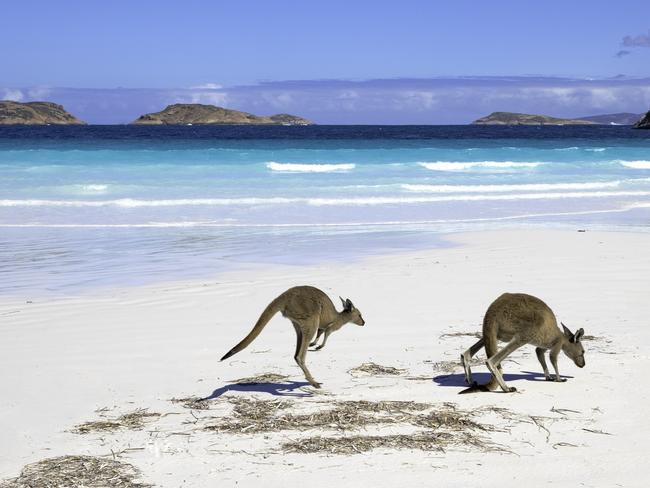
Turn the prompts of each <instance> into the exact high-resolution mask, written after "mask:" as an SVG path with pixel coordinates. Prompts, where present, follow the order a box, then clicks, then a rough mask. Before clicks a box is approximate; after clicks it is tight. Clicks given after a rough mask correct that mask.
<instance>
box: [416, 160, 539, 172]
mask: <svg viewBox="0 0 650 488" xmlns="http://www.w3.org/2000/svg"><path fill="white" fill-rule="evenodd" d="M418 164H419V165H420V166H422V167H423V168H426V169H430V170H432V171H466V170H469V169H474V168H495V169H512V168H536V167H537V166H540V165H542V164H544V163H541V162H527V163H519V162H515V161H471V162H469V161H467V162H453V161H435V162H419V163H418Z"/></svg>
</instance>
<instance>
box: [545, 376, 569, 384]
mask: <svg viewBox="0 0 650 488" xmlns="http://www.w3.org/2000/svg"><path fill="white" fill-rule="evenodd" d="M546 381H555V382H556V383H565V382H566V378H561V377H560V378H551V377H550V376H549V377H548V378H546Z"/></svg>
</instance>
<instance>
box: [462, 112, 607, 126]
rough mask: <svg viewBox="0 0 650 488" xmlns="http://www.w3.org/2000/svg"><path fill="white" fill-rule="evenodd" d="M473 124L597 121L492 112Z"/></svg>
mask: <svg viewBox="0 0 650 488" xmlns="http://www.w3.org/2000/svg"><path fill="white" fill-rule="evenodd" d="M472 124H473V125H595V124H596V122H591V121H589V120H581V119H559V118H557V117H549V116H548V115H531V114H519V113H514V112H492V113H491V114H490V115H488V116H486V117H481V118H480V119H478V120H475V121H474V122H472Z"/></svg>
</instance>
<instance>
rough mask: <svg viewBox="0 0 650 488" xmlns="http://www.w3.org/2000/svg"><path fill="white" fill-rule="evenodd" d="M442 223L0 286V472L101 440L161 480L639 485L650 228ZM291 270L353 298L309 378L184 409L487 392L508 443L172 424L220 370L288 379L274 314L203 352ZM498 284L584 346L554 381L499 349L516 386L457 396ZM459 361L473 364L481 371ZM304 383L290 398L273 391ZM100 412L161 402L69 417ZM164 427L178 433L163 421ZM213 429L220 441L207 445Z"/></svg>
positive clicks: (648, 435) (92, 449)
mask: <svg viewBox="0 0 650 488" xmlns="http://www.w3.org/2000/svg"><path fill="white" fill-rule="evenodd" d="M444 238H445V240H449V241H451V242H452V245H451V246H448V247H442V248H435V249H430V250H420V251H408V252H406V253H399V254H389V255H383V256H372V257H368V258H366V259H362V260H360V261H353V262H339V263H321V264H318V265H307V266H283V265H272V266H265V267H264V269H261V268H259V267H255V268H253V269H249V270H243V271H242V270H238V271H233V272H227V273H224V274H222V275H220V276H219V277H217V278H215V279H210V280H189V281H180V282H172V283H163V284H157V285H146V286H139V287H133V288H130V287H123V288H116V289H113V290H111V291H106V290H105V291H103V292H101V293H99V294H93V295H88V296H80V297H79V296H78V297H67V298H64V299H47V298H45V299H37V300H34V303H30V304H26V303H24V300H22V302H21V301H19V300H18V299H17V298H16V299H13V298H12V299H7V298H2V299H0V300H1V301H0V317H1V318H2V321H3V327H2V329H1V331H0V358H1V359H0V369H1V370H3V371H5V372H6V373H5V374H3V375H2V376H1V377H0V387H1V388H2V390H3V391H4V392H5V395H4V396H3V399H2V400H0V412H2V413H3V414H2V415H1V416H0V431H1V432H3V433H4V435H3V439H1V440H0V474H1V475H2V476H1V477H2V478H4V477H11V476H16V475H18V473H19V471H20V468H21V467H22V466H23V465H25V464H28V463H31V462H35V461H38V460H40V459H43V458H47V457H51V456H56V455H64V454H91V455H106V454H109V455H110V453H111V451H113V452H122V451H124V449H127V448H141V447H142V448H143V449H141V450H136V451H125V452H124V454H123V456H122V457H121V458H120V459H123V460H125V461H128V462H130V463H132V464H134V465H136V466H137V467H138V468H140V469H141V471H142V473H143V477H142V479H143V480H144V481H146V482H153V483H155V484H156V486H163V487H166V486H168V487H177V486H197V487H198V486H205V485H206V484H208V483H210V482H218V481H234V480H238V481H239V483H240V485H242V486H252V485H253V484H258V483H259V482H260V481H262V480H264V482H265V483H266V484H268V485H269V486H280V485H286V482H287V480H299V479H303V477H304V476H307V475H308V473H313V472H314V470H322V473H323V475H324V476H322V477H319V478H316V480H315V481H314V483H315V484H316V485H320V484H326V483H330V482H332V481H344V482H346V483H352V482H355V483H357V484H361V485H364V484H377V485H379V486H385V485H387V484H388V483H390V482H396V481H398V480H401V482H409V483H411V484H413V485H415V486H424V485H428V484H430V483H429V482H430V480H431V479H435V480H436V481H441V482H443V483H444V484H445V486H468V483H470V484H471V483H472V480H475V479H476V477H479V478H480V479H482V480H483V481H484V485H485V486H496V485H498V484H499V483H500V482H503V476H504V473H507V477H508V479H513V480H519V481H523V480H527V479H531V477H535V478H538V479H540V480H544V481H560V482H561V483H564V484H568V483H578V482H584V483H585V486H602V484H603V483H605V484H608V485H613V484H614V483H621V484H623V485H624V486H639V485H637V484H636V483H638V480H641V479H643V471H642V470H643V462H642V460H643V459H644V458H645V457H646V456H647V454H648V453H649V452H650V441H649V440H648V439H650V427H648V424H647V422H645V417H646V416H645V408H644V405H647V404H648V400H649V398H648V397H649V394H648V393H647V392H646V390H645V388H644V385H645V384H647V379H646V378H645V376H644V374H645V370H646V369H647V368H648V366H650V356H649V355H648V354H647V353H645V352H643V347H642V345H643V344H645V343H646V342H647V341H649V340H650V332H649V331H648V328H647V327H645V322H646V320H647V316H648V315H649V314H650V304H648V302H647V299H646V294H647V283H648V281H647V276H648V275H650V255H648V253H647V249H648V248H649V245H650V235H648V234H646V233H635V232H621V231H611V232H596V231H590V230H588V231H587V232H584V233H583V232H576V231H575V230H574V231H563V230H549V229H546V230H500V231H482V232H470V233H455V234H451V235H450V234H446V235H445V236H444ZM298 284H313V285H315V286H318V287H319V288H321V289H323V290H324V291H325V292H326V293H327V294H328V295H329V296H330V297H331V298H332V299H333V300H334V299H336V297H337V296H338V295H341V296H343V297H344V298H347V297H349V298H351V299H352V300H353V302H354V303H355V305H356V306H357V307H359V309H360V310H361V311H362V312H363V314H364V318H365V320H366V323H367V325H366V326H365V327H356V326H354V325H351V324H349V325H346V326H345V327H344V328H343V329H341V330H340V331H338V332H337V333H336V334H334V335H333V336H332V338H331V339H330V340H329V341H328V346H327V347H326V348H325V349H324V350H323V351H321V352H319V353H308V355H307V362H308V364H309V366H310V370H311V371H312V373H313V374H314V376H315V377H316V378H317V379H318V380H319V381H322V382H323V391H322V392H318V393H316V392H314V391H313V390H311V389H309V388H307V389H301V388H302V387H300V388H298V389H294V390H292V389H290V388H288V387H287V389H286V390H279V391H276V394H269V393H268V392H265V391H259V390H257V391H255V390H246V389H243V390H242V389H232V388H231V389H230V391H226V394H225V395H223V396H222V397H219V398H215V399H214V400H211V405H210V410H208V411H205V412H203V411H194V410H193V411H192V412H193V414H194V415H196V416H198V417H204V416H207V415H210V414H214V413H217V411H220V410H219V409H221V408H222V407H223V404H224V402H227V399H228V398H229V397H241V398H258V399H265V400H269V399H273V400H283V399H287V398H288V399H293V400H294V401H295V402H297V406H296V408H310V407H314V405H316V404H317V403H318V402H334V401H338V400H367V401H385V400H413V401H421V402H433V403H435V404H440V405H442V404H443V403H444V402H452V403H454V404H456V405H458V406H459V407H460V408H463V409H469V410H472V409H474V410H476V409H480V408H482V407H484V406H494V407H499V408H504V409H507V410H508V412H511V413H513V414H516V415H517V416H519V417H522V416H523V417H522V418H525V419H527V421H526V422H523V421H522V422H519V421H517V422H514V423H513V422H512V421H511V420H509V419H508V418H506V416H503V415H502V416H500V415H499V414H492V415H491V416H488V417H487V419H488V420H489V421H490V422H491V423H493V424H494V426H496V427H497V428H498V429H500V430H502V432H490V433H488V434H486V435H487V436H488V438H489V439H490V440H491V441H493V442H496V443H498V444H499V445H504V446H505V447H507V448H508V450H510V451H512V452H515V453H516V454H518V455H513V454H508V453H505V452H480V451H476V450H473V449H471V448H468V449H465V448H463V449H450V450H449V451H448V452H446V453H427V452H422V451H418V450H414V451H412V450H397V449H390V450H378V451H370V452H368V453H366V454H365V455H360V456H361V457H355V456H336V455H302V454H281V453H278V452H276V451H274V446H277V442H279V441H278V435H275V434H269V436H270V437H269V439H264V438H263V437H260V436H256V435H253V434H251V435H245V434H243V435H222V434H210V433H207V432H204V431H196V432H195V431H189V430H187V428H186V427H183V425H184V424H183V422H184V421H187V420H188V419H189V420H192V417H191V416H190V415H189V411H188V410H187V409H184V408H183V407H182V406H180V405H178V404H174V403H172V402H171V401H170V400H171V399H172V398H185V397H192V396H196V397H203V396H209V395H211V394H213V393H214V392H215V391H217V390H220V389H223V388H224V387H225V386H227V385H229V383H228V381H229V380H232V379H235V378H242V377H250V376H254V375H257V374H261V373H275V374H280V375H286V376H287V377H288V380H289V381H290V382H298V383H299V382H301V381H302V375H301V373H300V370H299V369H298V367H297V366H296V365H295V364H294V363H293V361H292V358H291V357H292V354H293V347H294V345H295V334H294V333H293V330H292V328H291V325H290V323H289V322H288V321H286V319H283V318H281V317H280V316H277V317H275V318H274V319H273V320H272V321H271V322H270V323H269V325H268V326H267V328H266V329H265V330H264V331H263V333H262V335H261V336H260V337H259V338H258V339H257V340H256V341H255V342H254V343H253V344H252V345H251V346H250V347H249V348H248V349H247V350H245V351H242V352H241V353H239V354H238V355H236V356H234V357H233V358H232V359H231V360H229V361H226V362H224V363H219V361H218V359H219V357H221V355H222V354H223V352H225V351H226V350H228V349H229V348H230V347H231V346H232V345H233V344H235V343H236V342H237V341H239V340H240V339H241V338H242V337H243V336H244V335H245V334H246V333H248V331H249V330H250V328H251V327H252V325H253V323H254V322H255V320H256V319H257V317H258V316H259V314H260V313H261V311H262V309H263V308H264V306H265V305H266V304H267V303H268V302H269V301H270V300H271V299H272V298H274V297H275V296H277V295H278V294H279V293H281V292H282V291H284V290H285V289H286V288H288V287H289V286H293V285H298ZM505 291H511V292H527V293H531V294H533V295H536V296H539V297H540V298H542V299H543V300H544V301H546V302H547V303H548V304H549V306H550V307H551V308H552V309H553V310H554V311H555V313H556V315H557V316H558V320H562V321H563V322H564V323H566V324H567V325H568V326H569V327H570V328H572V329H577V328H578V327H584V329H585V333H586V334H587V335H590V336H594V337H595V338H596V339H594V340H593V341H592V342H588V343H586V344H585V348H586V349H587V354H586V359H587V366H586V367H585V368H584V369H578V368H576V367H575V366H573V365H572V364H571V362H570V360H569V359H568V358H566V357H564V356H561V357H560V360H559V365H560V372H561V373H562V374H564V375H567V376H570V377H571V378H570V379H569V381H568V382H567V383H563V384H555V383H547V382H544V381H537V380H536V379H535V377H534V376H532V375H529V374H528V373H527V372H537V373H538V372H539V371H540V367H539V364H538V363H537V360H536V358H535V355H534V350H533V348H532V347H530V346H527V347H524V348H522V349H520V350H519V351H517V353H516V354H515V355H513V356H512V358H513V359H514V360H515V361H516V362H517V363H519V364H517V363H515V362H508V363H507V364H504V369H505V373H506V381H508V382H509V383H511V384H512V385H513V386H517V388H518V390H520V393H519V394H512V395H508V394H497V393H491V394H487V393H486V394H477V395H463V396H458V395H457V393H458V391H460V390H461V389H462V386H461V385H459V384H458V382H457V381H456V380H457V378H456V376H458V374H459V373H460V369H459V367H457V366H456V367H455V366H454V363H457V362H458V356H459V354H460V352H462V350H464V349H466V348H467V347H469V345H471V342H472V341H473V338H472V337H471V336H468V335H460V336H459V335H454V334H458V333H461V334H470V333H475V332H480V322H481V319H482V315H483V313H484V312H485V309H486V308H487V306H488V305H489V304H490V303H491V301H492V300H494V299H495V298H496V297H497V296H498V295H499V294H501V293H502V292H505ZM335 303H336V302H335ZM337 306H338V305H337ZM366 362H374V363H377V364H380V365H384V366H390V367H395V368H398V369H403V370H405V371H406V372H405V373H403V374H400V375H396V376H390V375H384V376H377V377H374V376H361V377H355V376H353V375H352V374H350V373H348V371H349V370H350V369H352V368H355V367H357V366H359V365H361V364H363V363H366ZM445 368H448V369H449V371H445V370H444V369H445ZM473 370H474V372H475V374H477V375H478V377H479V378H484V373H485V371H486V369H485V367H483V366H480V365H479V366H476V367H474V368H473ZM445 375H451V376H452V378H451V380H450V379H449V377H448V376H447V377H446V378H445ZM508 375H510V376H508ZM411 377H412V378H415V379H408V378H411ZM436 378H437V379H438V381H436ZM226 390H228V388H226ZM305 392H306V393H308V396H306V397H304V398H297V399H296V398H293V397H290V396H285V395H289V394H291V393H305ZM104 408H106V409H107V410H105V411H104V412H105V413H106V415H109V416H110V415H114V414H115V415H116V414H118V413H124V412H128V411H132V410H135V409H138V408H147V409H150V411H152V412H159V413H161V414H162V415H163V417H161V418H160V419H159V420H155V421H152V422H151V423H147V424H146V427H145V428H143V429H141V430H120V431H118V432H114V433H101V434H94V433H90V434H85V435H79V434H74V433H71V432H69V430H70V429H73V428H74V426H75V425H78V424H80V423H82V422H85V421H91V420H97V419H98V418H100V417H101V416H102V414H101V413H100V412H97V409H104ZM553 408H555V409H556V411H555V412H553V411H552V410H551V409H553ZM558 409H559V410H560V411H561V412H563V413H557V410H558ZM574 412H578V413H574ZM531 418H534V419H537V420H538V421H539V422H541V425H543V427H544V428H542V427H539V425H538V424H537V423H536V422H534V421H533V420H531ZM486 421H487V420H486ZM544 429H546V431H545V430H544ZM398 430H399V429H398V428H397V427H394V428H391V429H389V431H390V432H397V431H398ZM178 431H184V432H186V433H187V432H191V435H189V436H188V435H171V436H170V435H168V434H170V432H178ZM364 432H365V433H366V434H368V433H372V432H373V429H371V428H369V429H367V430H364V429H362V430H361V433H362V434H363V433H364ZM547 432H548V434H547ZM598 432H601V433H598ZM343 434H345V433H343ZM304 435H306V434H300V433H296V432H293V431H291V432H288V433H282V434H281V436H280V437H288V438H290V439H294V440H299V439H301V438H302V437H304ZM339 435H341V433H339ZM212 444H215V445H216V447H215V449H217V450H218V451H219V453H218V454H215V453H210V452H209V451H208V450H207V446H209V445H212ZM213 447H214V446H213ZM241 451H244V452H246V453H248V454H243V453H242V452H241ZM386 454H390V456H386ZM259 463H262V464H259ZM405 466H406V468H405ZM567 466H571V469H569V470H567V469H566V467H567ZM278 469H280V471H278Z"/></svg>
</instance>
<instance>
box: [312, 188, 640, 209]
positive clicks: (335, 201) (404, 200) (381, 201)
mask: <svg viewBox="0 0 650 488" xmlns="http://www.w3.org/2000/svg"><path fill="white" fill-rule="evenodd" d="M630 196H635V197H640V196H644V197H647V196H650V191H610V192H606V191H593V192H586V191H585V192H566V193H561V192H554V193H510V194H502V195H463V194H460V195H444V196H435V197H366V198H363V197H361V198H310V199H308V200H307V202H306V203H307V204H309V205H315V206H327V205H399V204H418V203H435V202H479V201H507V200H559V199H563V198H612V197H630Z"/></svg>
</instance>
